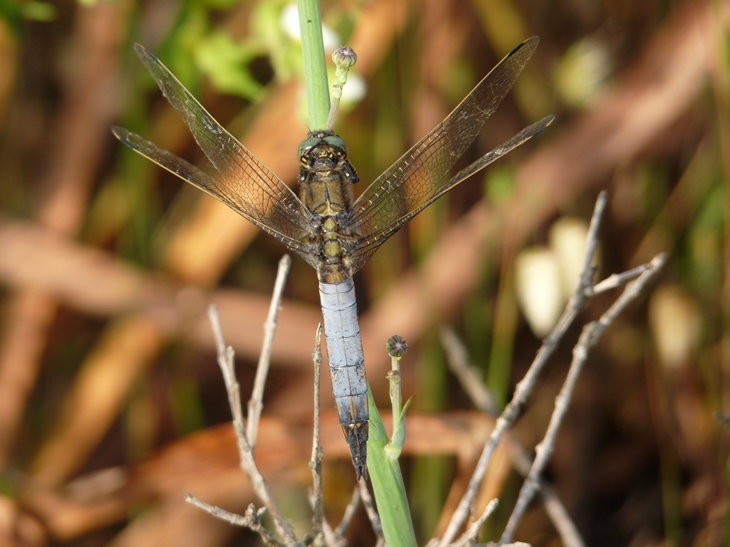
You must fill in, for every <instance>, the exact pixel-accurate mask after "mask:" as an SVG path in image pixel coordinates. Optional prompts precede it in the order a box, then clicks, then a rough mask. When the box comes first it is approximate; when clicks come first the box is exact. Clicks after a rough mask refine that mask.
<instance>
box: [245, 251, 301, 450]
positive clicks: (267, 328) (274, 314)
mask: <svg viewBox="0 0 730 547" xmlns="http://www.w3.org/2000/svg"><path fill="white" fill-rule="evenodd" d="M290 268H291V257H290V256H289V255H287V254H285V255H284V256H282V257H281V260H279V269H278V271H277V273H276V281H275V282H274V292H273V294H272V295H271V305H270V306H269V314H268V316H267V317H266V322H265V323H264V341H263V344H262V347H261V354H260V356H259V362H258V366H257V367H256V377H255V378H254V382H253V390H252V392H251V398H250V399H249V401H248V424H247V428H246V434H247V437H248V442H249V443H251V448H254V447H255V446H256V436H257V435H258V430H259V421H260V420H261V411H262V410H263V408H264V402H263V401H264V386H265V385H266V377H267V376H268V374H269V366H270V364H271V346H272V345H273V344H274V334H276V324H277V319H278V317H279V307H280V305H281V299H282V296H283V294H284V284H285V283H286V278H287V276H288V275H289V269H290Z"/></svg>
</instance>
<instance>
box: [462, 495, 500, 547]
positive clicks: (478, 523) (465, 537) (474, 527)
mask: <svg viewBox="0 0 730 547" xmlns="http://www.w3.org/2000/svg"><path fill="white" fill-rule="evenodd" d="M498 503H499V502H498V501H497V500H496V499H493V500H492V501H490V502H489V503H488V504H487V506H486V507H485V508H484V511H483V512H482V514H481V515H480V517H479V518H478V519H477V520H475V521H474V522H473V523H472V524H471V525H470V526H469V528H467V530H466V532H464V533H463V534H462V535H461V537H460V538H459V539H458V540H456V542H454V543H453V544H452V547H466V546H467V545H470V544H472V543H476V541H477V536H478V535H479V529H480V528H481V527H482V526H484V523H485V522H487V519H488V518H489V517H490V516H492V513H494V510H495V509H496V508H497V504H498Z"/></svg>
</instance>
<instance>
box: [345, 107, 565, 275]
mask: <svg viewBox="0 0 730 547" xmlns="http://www.w3.org/2000/svg"><path fill="white" fill-rule="evenodd" d="M554 119H555V116H547V117H545V118H543V119H542V120H540V121H538V122H535V123H534V124H532V125H530V126H528V127H526V128H524V129H523V130H522V131H520V132H519V133H517V135H515V136H514V137H512V138H511V139H509V140H507V141H505V142H503V143H502V144H501V145H499V146H498V147H497V148H495V149H493V150H491V151H490V152H487V153H486V154H485V155H484V156H482V157H481V158H479V159H478V160H477V161H475V162H474V163H472V164H471V165H469V166H468V167H465V168H464V169H462V170H461V171H459V172H458V173H457V174H456V175H454V176H453V177H452V178H450V179H449V180H448V182H446V184H442V185H439V187H438V190H437V191H436V192H435V193H434V194H433V195H430V196H428V198H427V199H424V201H423V203H421V204H420V205H419V206H417V207H415V208H412V209H410V210H408V212H406V213H405V214H404V215H402V216H401V217H400V218H398V219H396V220H395V221H394V222H391V223H390V224H389V225H387V226H386V227H384V228H382V229H381V230H380V231H376V232H373V233H371V234H369V235H368V236H366V237H363V238H362V239H361V240H359V241H358V242H357V244H356V245H355V247H356V250H355V251H354V252H353V253H352V263H353V266H352V269H353V271H357V270H358V269H359V268H361V267H362V266H363V265H364V264H365V262H367V260H368V258H370V255H372V254H373V253H374V252H375V251H377V250H378V247H380V245H381V244H382V243H383V242H384V241H386V240H387V239H388V238H389V237H390V236H391V235H393V234H394V233H395V232H397V231H398V230H399V229H400V228H402V227H403V226H404V225H405V224H406V223H407V222H408V221H409V220H411V219H412V218H413V217H414V216H416V215H417V214H418V213H420V212H421V211H423V210H424V209H425V208H426V207H428V206H429V205H431V204H432V203H433V202H434V201H436V200H437V199H438V198H440V197H441V196H443V195H444V194H445V193H446V192H448V191H449V190H451V189H452V188H454V187H455V186H457V185H458V184H460V183H462V182H464V181H465V180H466V179H468V178H469V177H471V176H472V175H474V174H475V173H477V172H479V171H481V170H482V169H484V168H485V167H487V166H488V165H489V164H490V163H492V162H493V161H495V160H497V159H499V158H501V157H502V156H504V155H505V154H507V153H508V152H510V151H512V150H514V149H515V148H517V147H518V146H519V145H521V144H522V143H524V142H526V141H528V140H530V139H531V138H532V137H534V136H535V135H537V134H539V133H541V132H542V131H543V130H544V129H545V128H546V127H547V126H548V125H550V124H551V123H552V121H553V120H554Z"/></svg>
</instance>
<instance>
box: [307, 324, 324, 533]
mask: <svg viewBox="0 0 730 547" xmlns="http://www.w3.org/2000/svg"><path fill="white" fill-rule="evenodd" d="M321 344H322V323H320V324H319V325H318V326H317V336H316V338H315V341H314V351H313V352H312V361H313V362H314V427H313V428H312V429H313V433H312V457H311V459H310V460H309V468H310V469H311V470H312V512H313V515H312V520H313V521H314V523H313V535H314V540H315V542H316V541H317V536H319V535H320V534H322V533H323V522H324V511H323V509H322V446H321V445H320V444H319V413H320V409H319V383H320V376H321V370H322V345H321Z"/></svg>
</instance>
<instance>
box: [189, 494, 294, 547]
mask: <svg viewBox="0 0 730 547" xmlns="http://www.w3.org/2000/svg"><path fill="white" fill-rule="evenodd" d="M184 497H185V501H187V502H188V503H190V504H191V505H194V506H195V507H197V508H198V509H202V510H203V511H205V512H206V513H208V514H210V515H211V516H213V517H215V518H217V519H220V520H224V521H226V522H228V523H230V524H232V525H234V526H240V527H241V528H248V529H249V530H251V531H253V532H256V533H257V534H258V535H259V536H260V537H261V539H262V540H263V542H264V543H265V544H266V545H271V546H274V547H284V544H283V543H280V542H279V541H278V540H277V539H276V537H274V534H273V533H272V532H271V530H267V529H266V528H264V526H263V524H262V523H261V517H262V516H263V515H264V513H266V509H263V508H262V509H260V510H259V511H257V510H256V508H255V507H254V505H253V503H252V504H250V505H249V506H248V508H247V509H246V514H245V515H237V514H236V513H230V512H228V511H226V510H225V509H221V508H220V507H216V506H215V505H210V504H208V503H205V502H204V501H202V500H200V499H198V498H196V497H195V496H193V495H192V494H184Z"/></svg>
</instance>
